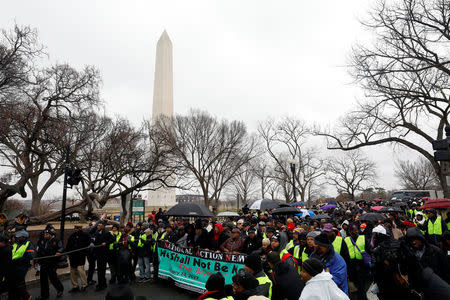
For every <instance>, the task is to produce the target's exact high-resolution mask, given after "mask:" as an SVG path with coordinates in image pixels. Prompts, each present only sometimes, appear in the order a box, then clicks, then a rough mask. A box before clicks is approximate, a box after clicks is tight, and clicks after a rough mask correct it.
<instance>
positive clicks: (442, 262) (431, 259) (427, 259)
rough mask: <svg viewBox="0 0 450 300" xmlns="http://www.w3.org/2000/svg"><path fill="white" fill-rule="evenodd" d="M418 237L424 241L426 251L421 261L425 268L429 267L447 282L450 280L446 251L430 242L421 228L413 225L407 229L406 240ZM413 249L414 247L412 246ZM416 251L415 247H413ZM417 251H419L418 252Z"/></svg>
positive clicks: (449, 267)
mask: <svg viewBox="0 0 450 300" xmlns="http://www.w3.org/2000/svg"><path fill="white" fill-rule="evenodd" d="M412 238H418V239H420V240H422V241H423V244H424V247H425V252H423V254H422V257H420V258H419V262H420V264H421V266H422V267H423V268H426V267H429V268H431V269H432V270H433V272H434V273H436V275H438V276H439V277H441V278H442V279H443V280H445V281H446V282H448V283H449V282H450V271H449V270H450V266H447V259H446V257H445V254H444V252H443V251H442V250H441V249H440V248H438V247H436V246H434V245H431V244H429V243H428V242H427V241H426V240H425V237H424V236H423V234H422V233H421V232H420V230H419V229H417V228H415V227H412V228H409V229H408V230H407V231H406V240H409V239H412ZM411 249H412V248H411ZM412 250H413V251H414V249H412ZM416 253H417V252H416Z"/></svg>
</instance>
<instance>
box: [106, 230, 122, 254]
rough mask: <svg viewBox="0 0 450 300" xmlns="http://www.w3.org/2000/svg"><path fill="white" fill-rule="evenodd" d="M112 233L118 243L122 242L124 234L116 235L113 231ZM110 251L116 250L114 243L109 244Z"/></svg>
mask: <svg viewBox="0 0 450 300" xmlns="http://www.w3.org/2000/svg"><path fill="white" fill-rule="evenodd" d="M110 233H111V234H112V235H113V236H115V237H116V243H118V242H119V240H120V237H121V236H122V232H119V233H117V234H114V233H113V232H112V231H110ZM109 250H114V243H111V244H109Z"/></svg>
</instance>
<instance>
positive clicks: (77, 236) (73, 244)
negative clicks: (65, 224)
mask: <svg viewBox="0 0 450 300" xmlns="http://www.w3.org/2000/svg"><path fill="white" fill-rule="evenodd" d="M90 240H91V238H90V236H89V235H88V234H87V233H85V232H83V231H78V232H74V233H72V234H71V235H70V236H69V239H68V241H67V245H66V251H73V250H76V249H81V248H85V247H87V246H89V244H90ZM86 254H87V250H81V251H76V252H73V253H71V254H69V261H70V266H71V267H77V266H84V263H85V262H86Z"/></svg>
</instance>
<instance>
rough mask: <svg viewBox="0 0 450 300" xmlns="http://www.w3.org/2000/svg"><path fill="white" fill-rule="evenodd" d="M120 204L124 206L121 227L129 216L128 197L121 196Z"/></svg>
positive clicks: (121, 214)
mask: <svg viewBox="0 0 450 300" xmlns="http://www.w3.org/2000/svg"><path fill="white" fill-rule="evenodd" d="M120 204H121V206H122V212H121V213H120V225H121V226H123V225H124V224H125V217H126V216H127V196H126V195H120Z"/></svg>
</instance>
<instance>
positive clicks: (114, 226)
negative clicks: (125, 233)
mask: <svg viewBox="0 0 450 300" xmlns="http://www.w3.org/2000/svg"><path fill="white" fill-rule="evenodd" d="M112 227H113V228H117V230H119V229H120V226H119V224H113V226H112Z"/></svg>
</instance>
